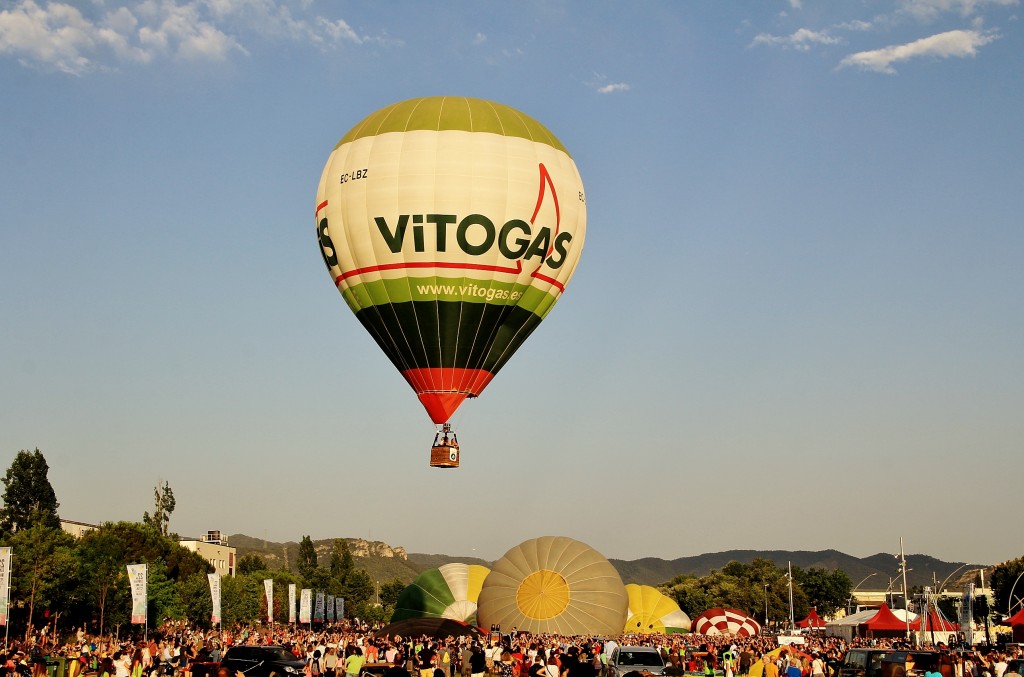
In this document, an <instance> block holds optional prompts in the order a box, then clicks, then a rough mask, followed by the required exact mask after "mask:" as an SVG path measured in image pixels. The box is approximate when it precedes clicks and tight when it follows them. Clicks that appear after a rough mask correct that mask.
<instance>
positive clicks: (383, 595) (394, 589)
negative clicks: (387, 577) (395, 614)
mask: <svg viewBox="0 0 1024 677" xmlns="http://www.w3.org/2000/svg"><path fill="white" fill-rule="evenodd" d="M405 587H406V586H405V583H403V582H402V581H401V579H399V578H395V579H394V580H392V581H389V582H387V583H385V584H384V585H382V586H380V603H381V604H383V605H384V606H385V607H388V608H390V609H394V608H395V605H396V604H398V596H399V595H401V594H402V591H403V590H405Z"/></svg>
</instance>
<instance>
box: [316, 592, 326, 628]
mask: <svg viewBox="0 0 1024 677" xmlns="http://www.w3.org/2000/svg"><path fill="white" fill-rule="evenodd" d="M313 620H314V621H316V622H317V623H323V622H324V593H322V592H318V593H316V609H315V610H314V611H313Z"/></svg>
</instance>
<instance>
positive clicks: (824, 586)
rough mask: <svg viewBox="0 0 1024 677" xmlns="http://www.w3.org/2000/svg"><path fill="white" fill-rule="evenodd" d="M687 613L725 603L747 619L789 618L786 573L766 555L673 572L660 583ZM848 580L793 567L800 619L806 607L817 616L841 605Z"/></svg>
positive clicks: (834, 572)
mask: <svg viewBox="0 0 1024 677" xmlns="http://www.w3.org/2000/svg"><path fill="white" fill-rule="evenodd" d="M661 587H662V589H663V591H664V592H665V594H667V595H668V596H670V597H672V598H673V599H674V600H675V601H676V603H678V604H679V608H680V609H682V610H683V611H685V612H686V613H687V614H689V615H690V616H691V617H693V616H695V615H696V614H699V613H700V612H702V611H704V610H705V609H712V608H716V607H731V608H733V609H738V610H740V611H743V612H744V613H746V614H747V615H748V616H750V617H751V618H756V619H760V620H764V619H765V617H767V618H769V619H773V620H775V621H785V622H787V623H788V621H789V578H788V572H787V571H785V570H783V569H781V568H779V567H778V566H776V565H775V563H774V562H772V561H771V560H767V559H764V558H761V557H757V558H754V560H753V561H752V562H751V563H750V564H743V563H741V562H730V563H729V564H727V565H725V566H724V567H723V568H722V569H721V570H720V571H719V570H715V571H712V572H711V573H709V574H707V575H706V576H677V577H676V578H674V579H672V580H671V581H669V582H667V583H665V584H664V585H662V586H661ZM851 588H852V583H851V581H850V577H849V576H847V575H846V573H845V572H843V571H840V570H838V569H823V568H817V567H811V568H809V569H801V568H799V567H793V613H794V616H795V619H796V620H800V619H802V618H804V617H805V616H806V615H807V613H808V612H809V610H810V608H811V607H815V608H817V610H818V613H819V614H821V615H823V616H824V615H829V616H831V615H833V614H835V613H836V612H837V611H838V610H839V609H842V608H845V607H846V605H847V602H848V601H849V599H850V594H851V592H850V591H851Z"/></svg>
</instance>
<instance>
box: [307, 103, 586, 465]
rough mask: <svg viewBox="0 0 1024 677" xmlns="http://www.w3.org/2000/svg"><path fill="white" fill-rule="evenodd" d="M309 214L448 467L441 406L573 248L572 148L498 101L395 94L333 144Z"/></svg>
mask: <svg viewBox="0 0 1024 677" xmlns="http://www.w3.org/2000/svg"><path fill="white" fill-rule="evenodd" d="M316 222H317V236H318V239H319V243H320V249H321V253H322V255H323V260H324V263H325V264H326V266H327V269H328V270H329V271H330V275H331V279H332V280H333V282H334V284H335V285H336V286H337V288H338V291H340V292H341V294H342V296H343V297H344V299H345V301H346V303H348V306H349V308H351V310H352V312H354V313H355V315H356V318H357V319H358V320H359V321H360V322H361V323H362V325H363V327H365V328H366V330H367V331H368V332H369V333H370V335H371V336H372V337H373V338H374V340H375V341H376V342H377V345H378V346H380V348H381V350H383V351H384V353H385V354H386V355H387V357H388V358H389V359H390V360H391V362H392V364H394V365H395V367H396V368H397V369H398V370H399V372H401V374H402V376H403V377H405V380H406V381H407V382H408V383H409V385H410V386H412V388H413V390H414V391H415V392H416V394H417V395H418V397H419V399H420V402H421V403H422V404H423V406H424V408H425V409H426V410H427V414H428V415H429V416H430V418H431V420H432V421H433V422H434V423H435V424H436V425H438V426H442V427H441V429H440V430H439V432H438V435H437V436H436V437H435V443H434V445H433V448H432V455H431V465H434V466H438V467H457V466H458V465H459V447H458V442H457V441H456V440H455V437H454V433H452V431H451V428H450V425H449V419H450V418H451V416H452V414H453V413H454V412H455V410H456V409H457V408H458V407H459V405H460V404H462V402H463V400H465V399H466V398H467V397H476V396H478V395H479V394H480V393H481V392H483V390H484V388H485V387H487V384H488V383H490V382H491V379H493V378H494V376H495V374H497V373H498V371H499V370H500V369H501V368H502V366H504V365H505V363H506V362H507V361H508V360H509V358H510V357H512V354H513V353H515V351H516V349H517V348H518V347H519V346H520V345H521V344H522V343H523V341H525V340H526V338H527V337H528V336H529V335H530V334H531V333H532V332H533V330H534V329H536V328H537V325H539V324H540V322H541V320H543V319H544V318H545V317H546V316H547V314H548V313H549V312H550V311H551V308H552V306H554V304H555V302H556V301H557V300H558V299H559V297H560V296H561V295H562V292H564V291H565V287H566V284H568V282H569V279H570V278H571V277H572V274H573V271H574V270H575V269H576V264H577V263H578V261H579V256H580V252H581V251H582V249H583V240H584V236H585V232H586V202H585V196H584V192H583V183H582V181H581V180H580V175H579V172H578V171H577V169H576V164H575V163H574V162H573V159H572V157H570V155H569V153H568V152H567V151H566V149H565V147H564V146H563V145H562V144H561V142H559V140H558V139H557V138H555V136H554V135H553V134H552V133H551V132H550V131H548V130H547V129H546V128H545V127H544V126H543V125H541V124H540V123H539V122H537V121H536V120H534V119H532V118H530V117H528V116H527V115H524V114H523V113H520V112H519V111H517V110H515V109H512V108H509V107H508V106H504V105H502V104H499V103H494V102H491V101H483V100H480V99H470V98H465V97H451V96H436V97H428V98H421V99H411V100H408V101H402V102H399V103H396V104H393V105H391V106H388V107H386V108H383V109H381V110H379V111H377V112H375V113H373V114H371V115H370V116H369V117H367V118H365V119H364V120H363V121H362V122H360V123H359V124H357V125H356V126H355V127H353V128H352V129H351V130H350V131H349V132H348V133H347V134H346V135H345V136H344V137H342V139H341V141H339V142H338V144H337V145H336V146H335V147H334V151H333V152H332V153H331V155H330V157H329V158H328V160H327V165H326V166H325V167H324V171H323V174H322V176H321V178H320V185H319V188H318V190H317V198H316Z"/></svg>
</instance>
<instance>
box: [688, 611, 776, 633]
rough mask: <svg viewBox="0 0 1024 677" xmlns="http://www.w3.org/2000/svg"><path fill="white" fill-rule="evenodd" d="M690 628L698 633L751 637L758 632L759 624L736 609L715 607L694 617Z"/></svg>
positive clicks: (759, 629)
mask: <svg viewBox="0 0 1024 677" xmlns="http://www.w3.org/2000/svg"><path fill="white" fill-rule="evenodd" d="M691 629H692V630H693V631H694V632H695V633H697V634H698V635H737V636H739V637H753V636H755V635H758V634H760V632H761V625H760V624H759V623H758V622H757V621H755V620H754V619H753V618H751V617H750V616H748V615H746V614H745V613H743V612H742V611H739V610H737V609H729V608H716V609H708V610H707V611H704V612H703V613H701V614H700V615H698V616H697V617H696V618H694V619H693V623H692V624H691Z"/></svg>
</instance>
